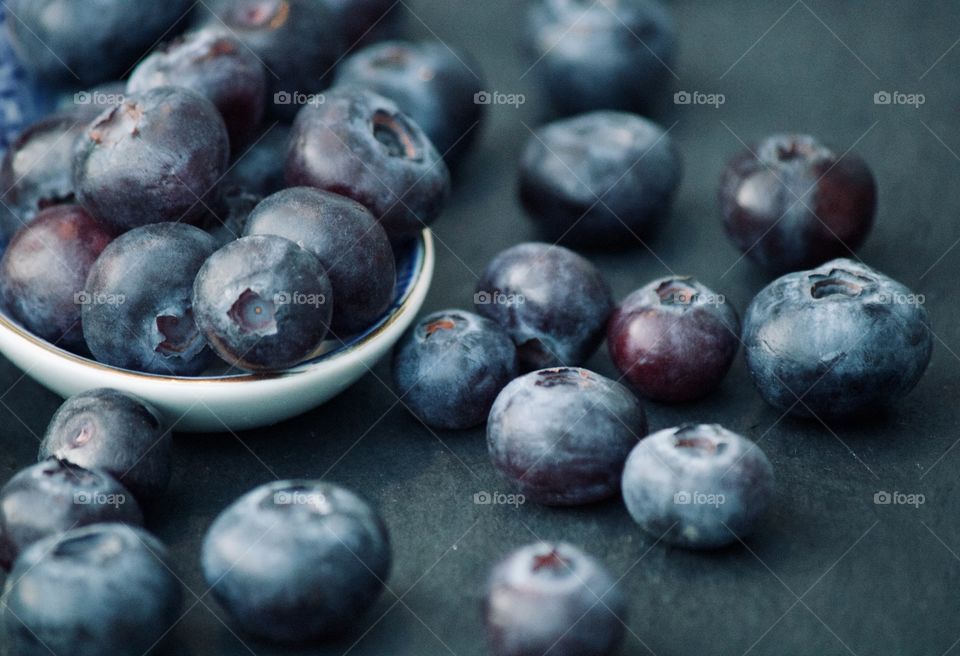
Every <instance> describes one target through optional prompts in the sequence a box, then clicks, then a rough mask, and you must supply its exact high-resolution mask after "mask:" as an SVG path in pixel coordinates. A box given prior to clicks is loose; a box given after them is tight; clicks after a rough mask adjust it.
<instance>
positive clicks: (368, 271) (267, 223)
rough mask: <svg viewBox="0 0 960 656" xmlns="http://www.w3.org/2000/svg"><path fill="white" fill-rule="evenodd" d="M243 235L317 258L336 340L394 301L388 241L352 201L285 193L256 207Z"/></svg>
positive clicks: (312, 192) (307, 190)
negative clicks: (279, 240) (272, 239)
mask: <svg viewBox="0 0 960 656" xmlns="http://www.w3.org/2000/svg"><path fill="white" fill-rule="evenodd" d="M243 234H244V235H264V234H268V235H278V236H280V237H284V238H286V239H289V240H290V241H292V242H294V243H296V244H298V245H299V246H300V247H302V248H305V249H306V250H308V251H310V252H311V253H313V254H314V255H316V256H317V258H318V259H319V260H320V263H321V264H322V265H323V267H324V269H325V270H326V272H327V276H328V277H329V278H330V285H331V287H332V288H333V293H334V296H335V297H336V303H335V304H334V308H333V319H332V321H333V324H332V325H331V330H332V331H333V334H334V336H336V337H340V338H343V337H346V336H347V335H349V334H351V333H355V332H357V331H360V330H363V329H364V328H367V327H369V326H371V325H372V324H374V323H375V322H376V321H377V319H379V318H380V316H381V315H382V314H383V313H384V312H385V311H386V309H387V308H388V307H389V306H390V303H391V302H392V301H393V289H394V286H395V283H396V277H397V275H396V264H395V262H394V257H393V249H392V248H391V246H390V240H389V239H388V238H387V233H386V232H384V230H383V228H382V227H380V224H379V223H377V219H376V218H375V217H374V216H373V215H372V214H371V213H370V211H369V210H367V208H365V207H364V206H363V205H361V204H360V203H358V202H356V201H354V200H351V199H349V198H346V197H345V196H340V195H338V194H333V193H329V192H326V191H321V190H320V189H314V188H312V187H293V188H290V189H284V190H283V191H280V192H278V193H276V194H274V195H272V196H270V197H269V198H266V199H265V200H264V201H263V202H262V203H260V204H259V205H257V206H256V208H255V209H254V210H253V212H252V213H251V214H250V216H249V218H248V219H247V222H246V227H245V229H244V233H243Z"/></svg>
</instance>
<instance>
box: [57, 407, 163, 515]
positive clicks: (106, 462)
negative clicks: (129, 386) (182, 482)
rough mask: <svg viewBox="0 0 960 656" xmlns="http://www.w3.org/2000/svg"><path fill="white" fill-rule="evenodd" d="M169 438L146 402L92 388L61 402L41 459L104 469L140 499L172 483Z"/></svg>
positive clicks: (152, 495) (154, 496)
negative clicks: (51, 458) (52, 458)
mask: <svg viewBox="0 0 960 656" xmlns="http://www.w3.org/2000/svg"><path fill="white" fill-rule="evenodd" d="M172 442H173V440H172V439H171V436H170V432H169V431H167V430H164V427H163V425H162V423H161V421H160V416H159V415H158V414H157V411H156V410H154V409H153V408H152V407H151V406H149V405H147V404H146V403H145V402H144V401H142V400H140V399H138V398H136V397H134V396H131V395H129V394H126V393H124V392H120V391H118V390H114V389H96V390H91V391H88V392H82V393H80V394H77V395H75V396H72V397H70V398H69V399H67V400H66V402H64V404H63V405H61V406H60V409H59V410H57V412H56V414H54V415H53V419H51V420H50V424H49V425H48V426H47V432H46V433H45V434H44V436H43V442H41V444H40V458H41V459H43V458H47V457H49V456H55V457H57V458H59V459H61V460H67V461H69V462H71V463H74V464H77V465H80V466H81V467H86V468H88V469H92V468H99V469H102V470H104V471H106V472H108V473H109V474H111V475H112V476H114V477H115V478H117V480H119V481H120V482H121V483H123V484H124V485H125V486H126V487H127V488H128V489H129V490H130V491H131V492H133V494H134V495H135V496H136V497H137V498H138V499H141V500H145V499H156V498H158V497H159V496H160V495H161V494H163V491H164V490H166V488H167V484H168V483H169V482H170V471H171V465H170V461H171V451H172V448H173V445H172Z"/></svg>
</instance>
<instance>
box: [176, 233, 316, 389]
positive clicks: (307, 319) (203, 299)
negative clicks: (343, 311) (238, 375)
mask: <svg viewBox="0 0 960 656" xmlns="http://www.w3.org/2000/svg"><path fill="white" fill-rule="evenodd" d="M333 300H334V299H333V291H332V289H331V287H330V279H329V278H328V277H327V274H326V273H325V272H324V270H323V265H322V264H321V263H320V260H318V259H317V258H316V256H315V255H313V254H312V253H310V252H309V251H307V250H305V249H304V248H302V247H300V246H298V245H297V244H295V243H293V242H292V241H290V240H288V239H284V238H282V237H277V236H275V235H253V236H250V237H243V238H242V239H238V240H236V241H233V242H230V243H229V244H227V245H226V246H224V247H223V248H221V249H220V250H218V251H217V252H216V253H214V254H213V255H211V256H210V258H209V259H208V260H207V261H206V262H205V263H204V265H203V267H202V268H201V269H200V271H199V272H198V273H197V279H196V282H195V283H194V287H193V312H194V316H195V318H196V321H197V326H198V327H199V328H200V330H201V332H202V333H203V335H204V337H206V339H207V342H208V343H209V344H210V346H211V347H213V349H214V350H215V351H216V352H217V353H218V354H219V355H220V357H221V358H223V359H224V360H226V361H227V362H228V363H230V364H231V365H233V366H235V367H240V368H242V369H247V370H250V371H276V370H279V369H286V368H287V367H292V366H293V365H295V364H298V363H300V362H302V361H303V360H306V359H307V358H308V357H309V356H310V355H311V354H312V353H314V352H315V351H316V350H317V348H318V347H319V346H320V344H321V342H322V341H323V338H324V337H326V335H327V330H328V326H329V325H330V316H331V313H332V312H333Z"/></svg>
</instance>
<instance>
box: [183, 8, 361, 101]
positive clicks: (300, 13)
mask: <svg viewBox="0 0 960 656" xmlns="http://www.w3.org/2000/svg"><path fill="white" fill-rule="evenodd" d="M198 14H199V16H200V25H201V26H202V27H206V28H210V29H213V30H217V31H222V32H224V33H226V34H230V35H231V36H234V37H236V38H238V39H240V41H241V42H242V43H243V45H244V46H245V48H247V49H248V50H249V51H250V52H252V53H253V54H254V55H256V57H257V58H258V59H259V60H260V61H261V62H263V66H264V68H265V69H266V70H267V82H268V84H269V89H268V94H269V97H268V105H267V109H268V112H269V113H272V114H274V115H276V117H277V118H282V119H284V120H289V119H292V118H293V116H294V114H295V113H296V111H297V110H298V109H300V105H299V104H298V100H297V99H298V98H299V97H301V96H307V95H310V94H315V93H317V92H318V91H322V90H323V89H324V88H325V87H326V86H327V85H328V84H329V78H330V77H332V75H330V74H331V72H332V71H333V68H334V66H335V65H336V63H337V60H338V59H339V58H340V57H341V56H342V55H343V53H344V52H346V50H347V48H348V47H349V46H351V45H353V41H349V42H348V41H347V35H346V34H345V33H343V32H342V31H341V30H340V29H339V26H338V24H337V20H336V16H335V14H334V12H333V11H332V10H331V9H330V7H328V6H326V3H325V2H318V1H317V0H215V1H214V2H208V3H204V7H203V8H202V11H198Z"/></svg>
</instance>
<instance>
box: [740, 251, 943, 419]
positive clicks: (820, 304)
mask: <svg viewBox="0 0 960 656" xmlns="http://www.w3.org/2000/svg"><path fill="white" fill-rule="evenodd" d="M923 301H924V298H923V296H922V295H919V294H914V293H913V292H911V291H910V290H909V289H907V287H905V286H904V285H902V284H900V283H899V282H897V281H895V280H893V279H891V278H888V277H887V276H885V275H883V274H882V273H880V272H879V271H875V270H874V269H871V268H870V267H868V266H866V265H865V264H860V263H858V262H854V261H852V260H845V259H839V260H833V261H831V262H827V263H826V264H823V265H822V266H820V267H817V268H816V269H812V270H810V271H799V272H796V273H789V274H787V275H785V276H782V277H780V278H778V279H776V280H774V281H773V282H772V283H770V284H769V285H767V287H765V288H764V289H763V290H762V291H761V292H760V293H759V294H757V296H756V297H755V298H754V299H753V302H752V303H751V304H750V307H749V308H748V309H747V314H746V316H745V318H744V330H743V343H744V350H745V352H746V356H747V366H748V367H749V369H750V373H751V374H752V376H753V381H754V384H755V385H756V387H757V389H758V390H759V391H760V394H761V396H763V398H764V399H765V400H766V401H767V402H768V403H769V404H770V405H772V406H774V407H775V408H777V409H779V410H781V411H784V412H787V411H788V412H790V413H791V414H794V415H797V416H810V415H816V416H818V417H843V416H847V415H852V414H857V413H860V412H862V411H865V410H868V409H872V408H884V407H889V406H890V405H891V404H892V403H894V402H896V401H897V400H899V399H900V398H901V397H903V396H905V395H906V394H907V393H908V392H909V391H910V390H911V389H913V387H914V386H915V385H916V384H917V382H918V381H919V380H920V377H921V376H922V375H923V372H924V370H925V369H926V368H927V364H928V363H929V362H930V352H931V349H932V347H933V338H932V336H931V333H930V327H929V319H928V317H927V311H926V310H925V309H924V307H923Z"/></svg>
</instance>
